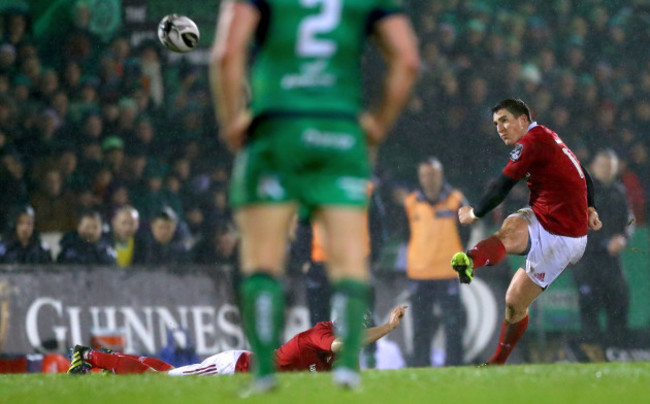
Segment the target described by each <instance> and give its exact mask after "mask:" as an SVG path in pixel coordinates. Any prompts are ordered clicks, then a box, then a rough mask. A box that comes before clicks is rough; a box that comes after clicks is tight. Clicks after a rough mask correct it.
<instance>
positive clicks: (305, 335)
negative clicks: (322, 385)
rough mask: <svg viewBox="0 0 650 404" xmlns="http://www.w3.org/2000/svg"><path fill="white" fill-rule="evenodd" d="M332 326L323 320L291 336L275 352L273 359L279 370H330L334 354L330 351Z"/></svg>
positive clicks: (332, 334) (329, 322)
mask: <svg viewBox="0 0 650 404" xmlns="http://www.w3.org/2000/svg"><path fill="white" fill-rule="evenodd" d="M334 339H335V337H334V326H333V324H332V322H331V321H323V322H320V323H318V324H316V326H314V327H313V328H310V329H309V330H307V331H305V332H301V333H300V334H298V335H296V336H295V337H293V338H291V340H289V342H287V343H286V344H284V345H282V346H281V347H280V348H279V349H278V350H277V351H276V352H275V361H276V364H277V367H278V370H279V371H281V372H289V371H296V370H297V371H301V370H309V371H311V372H326V371H329V370H332V365H333V364H334V359H335V354H334V352H332V343H333V342H334Z"/></svg>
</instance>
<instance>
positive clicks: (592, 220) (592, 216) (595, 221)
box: [589, 208, 603, 230]
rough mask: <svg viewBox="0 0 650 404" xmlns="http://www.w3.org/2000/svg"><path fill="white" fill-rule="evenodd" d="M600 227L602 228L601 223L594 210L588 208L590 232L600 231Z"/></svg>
mask: <svg viewBox="0 0 650 404" xmlns="http://www.w3.org/2000/svg"><path fill="white" fill-rule="evenodd" d="M601 227H603V222H601V221H600V218H598V212H596V209H594V208H589V228H590V229H591V230H600V229H601Z"/></svg>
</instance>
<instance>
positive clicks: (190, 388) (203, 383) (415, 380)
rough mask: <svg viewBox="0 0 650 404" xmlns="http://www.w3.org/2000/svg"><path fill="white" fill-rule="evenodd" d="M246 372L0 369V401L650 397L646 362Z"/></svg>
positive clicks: (619, 403) (594, 402)
mask: <svg viewBox="0 0 650 404" xmlns="http://www.w3.org/2000/svg"><path fill="white" fill-rule="evenodd" d="M249 380H250V376H248V375H236V376H206V377H177V378H174V377H170V376H167V375H163V374H146V375H129V376H115V375H102V374H91V375H88V376H76V377H73V376H67V375H64V374H58V375H52V374H46V375H43V374H27V375H0V403H2V404H4V403H12V404H15V403H30V404H31V403H67V404H72V403H75V404H76V403H88V404H100V403H118V404H121V403H152V404H162V403H191V404H198V403H233V402H242V403H264V404H271V403H283V404H287V403H294V402H304V403H373V404H374V403H408V404H420V403H472V404H480V403H516V404H519V403H521V404H532V403H545V404H546V403H552V404H555V403H571V404H577V403H589V404H599V403H616V404H627V403H635V404H638V403H650V363H603V364H562V365H522V366H504V367H499V368H494V367H492V368H473V367H457V368H436V369H404V370H395V371H391V370H384V371H376V370H373V371H365V372H363V387H362V388H361V389H360V390H359V391H352V392H350V391H341V390H339V389H336V388H334V387H333V386H332V383H331V376H330V375H329V374H326V373H320V374H311V373H294V374H282V375H281V376H280V387H279V388H278V389H277V390H275V391H274V392H272V393H269V394H265V395H259V396H253V397H249V398H246V399H242V398H240V397H239V392H240V391H242V390H243V388H244V387H245V386H246V384H247V383H248V381H249Z"/></svg>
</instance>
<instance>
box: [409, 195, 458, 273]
mask: <svg viewBox="0 0 650 404" xmlns="http://www.w3.org/2000/svg"><path fill="white" fill-rule="evenodd" d="M421 195H422V194H421V193H420V192H413V193H411V194H410V195H409V196H408V197H406V199H405V200H404V208H405V209H406V214H407V215H408V221H409V227H410V229H411V238H410V240H409V243H408V251H407V255H406V273H407V275H408V276H409V278H411V279H451V278H455V277H457V276H458V275H457V274H456V272H454V270H453V269H452V268H451V263H450V262H451V257H452V256H453V255H454V254H455V253H457V252H459V251H462V249H463V245H462V243H461V241H460V234H459V233H458V224H457V223H458V209H459V208H460V206H461V204H462V202H463V199H464V197H463V194H462V193H461V192H460V191H457V190H453V191H452V192H450V193H449V195H448V196H447V198H445V199H443V200H439V201H438V202H437V203H435V204H431V203H429V202H428V201H427V200H426V199H425V198H424V197H422V196H421Z"/></svg>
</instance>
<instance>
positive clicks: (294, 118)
mask: <svg viewBox="0 0 650 404" xmlns="http://www.w3.org/2000/svg"><path fill="white" fill-rule="evenodd" d="M366 37H371V38H373V39H374V40H375V42H376V44H377V46H378V47H379V49H380V51H381V53H382V55H383V57H384V60H385V61H386V63H387V71H386V74H385V77H384V83H383V93H382V96H381V98H380V99H379V100H378V102H377V103H376V105H373V106H371V109H369V110H368V111H366V112H364V111H363V106H362V72H361V55H362V53H363V49H364V43H365V39H366ZM251 45H254V47H253V49H254V51H255V56H254V61H253V63H252V66H251V68H250V72H249V71H248V60H249V53H250V52H251V50H252V49H251ZM418 65H419V57H418V52H417V40H416V38H415V34H414V32H413V29H412V27H411V24H410V22H409V20H408V18H407V17H406V15H405V14H404V13H403V10H402V9H401V7H400V5H399V4H397V0H364V1H359V0H238V1H227V2H225V3H224V5H223V6H222V9H221V13H220V16H219V21H218V25H217V35H216V38H215V44H214V48H213V52H212V59H211V67H210V79H211V87H212V92H213V95H214V102H215V106H216V112H217V116H218V119H219V124H220V135H221V137H222V138H223V139H224V141H225V142H226V143H227V144H228V146H229V147H230V149H231V150H232V151H233V152H236V154H237V156H236V159H235V165H234V168H233V173H232V180H231V189H230V203H231V205H232V207H233V209H234V210H235V220H236V222H237V226H238V227H239V230H240V232H241V266H242V270H243V272H244V274H245V276H246V277H245V279H244V280H243V282H242V287H241V296H242V302H243V303H242V311H243V313H242V315H243V322H244V328H245V331H246V335H247V337H248V341H249V342H250V344H251V348H252V350H253V352H255V358H256V359H255V363H254V374H255V384H254V387H256V388H257V389H259V390H266V389H268V388H270V387H272V386H274V385H275V379H274V377H273V373H274V367H273V350H274V349H275V348H277V347H278V345H279V336H280V332H281V330H282V323H283V309H284V302H283V296H282V287H281V284H280V280H279V278H280V276H281V275H282V272H283V265H284V260H285V251H286V244H287V234H288V233H289V227H290V223H291V220H292V217H293V215H294V213H295V211H296V208H297V207H298V206H299V205H302V206H303V207H305V208H307V209H309V211H310V212H311V214H312V217H313V219H314V220H315V221H317V222H319V223H320V224H321V225H322V226H323V229H324V230H325V238H326V242H325V248H326V251H327V255H328V257H329V260H328V273H329V277H330V279H331V281H332V284H333V296H332V310H333V315H334V316H335V317H336V318H337V322H336V324H337V326H336V334H337V336H339V338H341V340H342V341H343V344H344V346H345V349H344V350H343V352H341V354H340V355H339V356H338V358H337V363H336V364H335V372H334V382H335V383H336V384H338V385H341V386H346V387H355V386H357V385H358V384H359V382H360V379H359V373H358V361H357V358H358V353H359V349H360V347H361V338H362V333H363V328H362V326H361V318H362V316H363V313H364V312H365V310H366V305H367V299H368V269H367V264H366V261H365V256H364V246H363V243H364V238H363V234H364V223H365V222H364V209H365V206H366V202H367V194H366V192H365V191H366V183H367V180H368V176H369V163H368V156H367V151H368V146H371V147H375V146H377V145H378V144H379V143H381V142H382V141H383V139H384V137H385V136H386V134H387V132H388V130H389V129H390V127H391V126H392V125H393V123H394V122H395V120H396V119H397V117H398V115H399V113H400V111H401V109H402V107H403V106H404V104H405V103H406V101H407V100H408V97H409V94H410V92H411V87H412V86H413V83H414V81H415V79H416V76H417V71H418ZM247 81H250V89H251V93H252V101H251V102H250V104H248V103H247V99H246V96H245V93H244V91H243V89H244V88H245V86H246V82H247Z"/></svg>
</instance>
